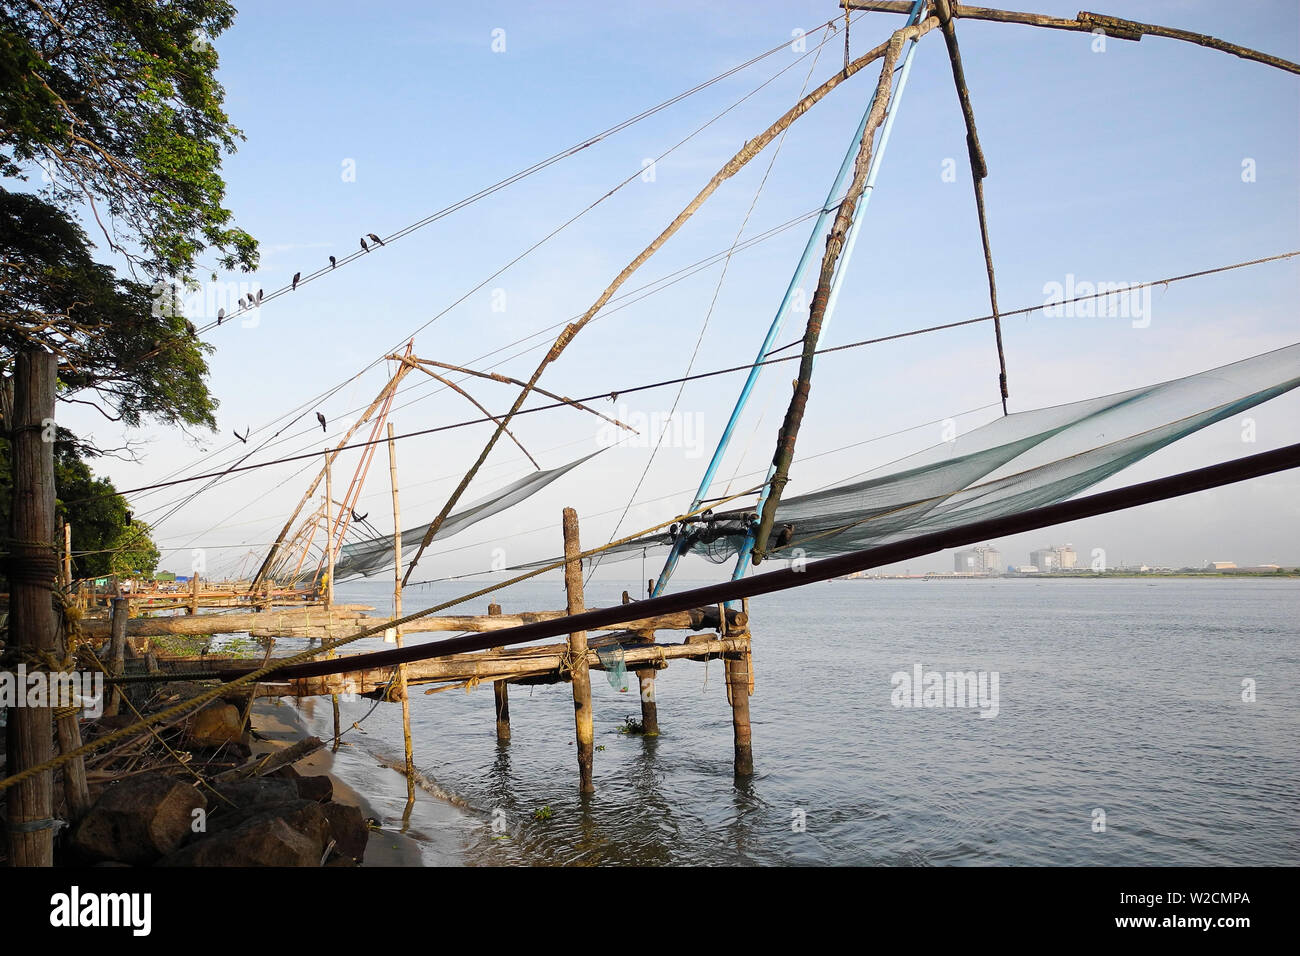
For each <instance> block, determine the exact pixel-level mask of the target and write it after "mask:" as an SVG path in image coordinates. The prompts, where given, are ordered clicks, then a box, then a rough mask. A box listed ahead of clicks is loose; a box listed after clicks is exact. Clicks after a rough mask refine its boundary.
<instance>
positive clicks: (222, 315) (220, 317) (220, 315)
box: [217, 309, 226, 325]
mask: <svg viewBox="0 0 1300 956" xmlns="http://www.w3.org/2000/svg"><path fill="white" fill-rule="evenodd" d="M224 321H226V310H225V309H217V325H220V324H221V323H222V322H224Z"/></svg>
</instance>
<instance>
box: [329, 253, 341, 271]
mask: <svg viewBox="0 0 1300 956" xmlns="http://www.w3.org/2000/svg"><path fill="white" fill-rule="evenodd" d="M338 265H339V264H338V260H337V259H335V258H334V257H333V256H330V268H331V269H337V268H338Z"/></svg>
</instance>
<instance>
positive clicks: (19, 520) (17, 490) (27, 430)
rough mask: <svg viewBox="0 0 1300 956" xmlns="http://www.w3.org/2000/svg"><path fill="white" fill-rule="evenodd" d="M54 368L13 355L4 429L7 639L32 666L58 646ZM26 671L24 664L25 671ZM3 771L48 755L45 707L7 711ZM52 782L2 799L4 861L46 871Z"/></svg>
mask: <svg viewBox="0 0 1300 956" xmlns="http://www.w3.org/2000/svg"><path fill="white" fill-rule="evenodd" d="M57 373H58V363H57V361H56V360H55V357H54V356H53V355H52V354H50V353H49V352H44V351H37V350H28V351H23V352H19V353H18V355H17V356H16V357H15V360H14V371H13V388H14V392H13V396H14V397H13V406H12V412H11V420H9V421H6V422H5V425H6V426H7V427H8V428H9V429H10V434H9V441H10V447H11V449H12V452H11V454H12V479H13V508H12V517H11V529H12V538H13V540H12V541H10V542H9V551H10V559H9V563H8V567H7V568H6V572H7V576H8V578H9V640H10V642H11V646H12V648H13V649H14V650H17V651H18V653H19V654H20V655H22V656H23V657H24V658H27V657H31V658H34V659H35V660H40V658H41V657H42V656H44V655H45V654H53V653H54V652H55V650H56V649H57V647H58V618H57V617H56V615H55V611H54V604H53V602H52V601H51V600H50V590H51V588H52V587H53V586H54V581H55V578H56V577H57V576H58V570H59V562H58V555H57V552H56V550H55V544H54V441H53V431H54V429H53V422H54V388H55V377H56V375H57ZM28 666H29V667H32V666H33V665H32V664H29V665H28ZM7 752H8V772H9V773H10V774H14V773H17V772H18V771H20V770H25V769H26V768H28V767H35V766H38V765H40V764H43V763H46V762H47V761H49V760H50V759H52V758H53V756H54V723H53V713H52V711H51V708H49V707H14V708H12V709H10V711H9V725H8V742H7ZM53 784H54V775H53V773H52V772H50V771H48V770H46V771H44V772H42V773H38V774H34V775H33V776H31V777H29V778H28V779H26V780H24V781H23V782H21V783H19V784H17V785H16V786H13V787H11V788H10V789H9V793H8V811H9V813H8V831H9V862H10V864H11V865H13V866H53V865H54V827H55V821H54V820H53V816H54V799H53V789H54V787H53Z"/></svg>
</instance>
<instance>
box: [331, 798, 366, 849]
mask: <svg viewBox="0 0 1300 956" xmlns="http://www.w3.org/2000/svg"><path fill="white" fill-rule="evenodd" d="M320 808H321V809H322V810H323V811H324V812H325V816H326V817H327V818H328V819H329V824H330V834H331V837H332V839H333V840H334V841H335V843H334V852H335V853H337V854H338V855H339V856H342V857H346V858H347V859H350V860H356V861H357V862H358V863H360V862H361V859H362V857H364V856H365V855H366V844H367V843H368V842H369V841H370V828H369V827H368V826H366V818H365V817H364V816H363V815H362V813H361V810H360V809H359V808H357V807H350V806H348V805H347V804H344V803H322V804H320Z"/></svg>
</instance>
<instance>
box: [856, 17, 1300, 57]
mask: <svg viewBox="0 0 1300 956" xmlns="http://www.w3.org/2000/svg"><path fill="white" fill-rule="evenodd" d="M842 2H847V4H848V7H849V9H850V10H863V11H867V12H876V13H904V14H906V13H911V12H912V4H911V3H908V2H904V0H842ZM952 15H953V16H954V17H956V18H957V19H959V20H987V21H991V22H994V23H1018V24H1021V25H1023V26H1031V27H1046V28H1048V29H1050V30H1070V31H1073V32H1076V33H1092V32H1093V31H1094V30H1101V31H1103V32H1105V34H1106V36H1108V37H1113V38H1114V39H1117V40H1134V41H1137V40H1141V39H1142V37H1144V36H1154V37H1164V38H1165V39H1167V40H1181V41H1183V42H1184V43H1194V44H1196V45H1197V46H1203V47H1206V48H1208V49H1211V50H1218V51H1219V52H1220V53H1229V54H1231V55H1232V56H1237V57H1241V58H1242V59H1243V60H1253V61H1254V62H1256V63H1263V64H1264V65H1265V66H1271V67H1274V68H1276V69H1279V70H1285V71H1286V72H1288V73H1295V74H1300V63H1293V62H1291V61H1290V60H1284V59H1282V57H1280V56H1273V55H1272V54H1271V53H1262V52H1260V51H1259V50H1254V49H1251V48H1250V47H1245V46H1240V45H1238V44H1236V43H1229V42H1227V41H1226V40H1221V39H1219V38H1218V37H1212V36H1209V35H1207V34H1204V33H1193V32H1192V31H1190V30H1179V29H1177V28H1176V27H1166V26H1161V25H1160V24H1156V23H1141V22H1139V21H1137V20H1125V19H1123V18H1121V17H1112V16H1109V15H1107V14H1104V13H1089V12H1088V11H1087V10H1081V11H1079V15H1078V16H1077V17H1076V18H1075V19H1073V20H1069V19H1065V18H1063V17H1049V16H1044V15H1043V14H1041V13H1021V12H1019V11H1017V10H997V9H992V8H990V7H972V6H967V5H966V4H964V3H958V4H954V5H953V9H952Z"/></svg>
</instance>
